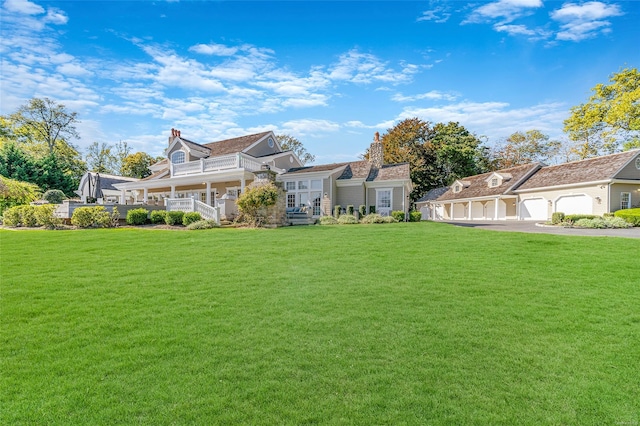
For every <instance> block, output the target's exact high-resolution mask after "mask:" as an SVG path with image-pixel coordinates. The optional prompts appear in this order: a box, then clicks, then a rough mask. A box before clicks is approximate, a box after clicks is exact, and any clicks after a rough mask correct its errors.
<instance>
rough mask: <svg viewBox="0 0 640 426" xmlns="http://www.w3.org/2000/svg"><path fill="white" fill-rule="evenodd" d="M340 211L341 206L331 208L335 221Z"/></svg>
mask: <svg viewBox="0 0 640 426" xmlns="http://www.w3.org/2000/svg"><path fill="white" fill-rule="evenodd" d="M341 210H342V206H341V205H339V204H337V205H335V206H334V207H333V217H335V218H336V219H337V218H339V217H340V211H341Z"/></svg>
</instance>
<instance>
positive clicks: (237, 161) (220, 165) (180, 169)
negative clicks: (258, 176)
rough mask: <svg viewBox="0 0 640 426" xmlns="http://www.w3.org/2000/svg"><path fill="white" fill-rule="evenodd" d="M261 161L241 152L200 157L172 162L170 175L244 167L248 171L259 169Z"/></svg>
mask: <svg viewBox="0 0 640 426" xmlns="http://www.w3.org/2000/svg"><path fill="white" fill-rule="evenodd" d="M261 166H262V164H261V163H259V162H257V161H255V160H253V159H252V158H250V157H247V156H245V155H243V154H235V155H223V156H220V157H213V158H201V159H200V160H198V161H189V162H187V163H181V164H172V165H171V169H172V176H183V175H191V174H198V173H205V172H217V171H222V170H233V169H245V170H247V171H250V172H254V171H257V170H260V167H261Z"/></svg>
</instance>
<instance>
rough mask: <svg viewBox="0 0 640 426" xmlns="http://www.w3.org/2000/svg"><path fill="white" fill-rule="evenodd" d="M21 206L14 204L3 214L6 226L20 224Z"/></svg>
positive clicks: (3, 221) (3, 222)
mask: <svg viewBox="0 0 640 426" xmlns="http://www.w3.org/2000/svg"><path fill="white" fill-rule="evenodd" d="M20 207H21V206H14V207H10V208H8V209H6V210H5V211H4V214H3V215H2V224H3V225H5V226H12V227H15V226H20Z"/></svg>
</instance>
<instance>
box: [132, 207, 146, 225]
mask: <svg viewBox="0 0 640 426" xmlns="http://www.w3.org/2000/svg"><path fill="white" fill-rule="evenodd" d="M148 217H149V210H147V209H133V210H129V211H128V212H127V225H144V224H145V223H147V218H148Z"/></svg>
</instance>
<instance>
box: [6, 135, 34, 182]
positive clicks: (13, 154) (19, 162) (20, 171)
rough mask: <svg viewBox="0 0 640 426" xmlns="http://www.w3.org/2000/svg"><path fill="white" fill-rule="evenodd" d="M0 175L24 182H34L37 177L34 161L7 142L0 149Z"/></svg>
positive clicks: (10, 142) (14, 145)
mask: <svg viewBox="0 0 640 426" xmlns="http://www.w3.org/2000/svg"><path fill="white" fill-rule="evenodd" d="M0 175H2V176H5V177H7V178H10V179H15V180H18V181H24V182H34V181H35V179H36V176H37V175H38V169H37V165H36V161H35V159H34V158H33V157H32V156H31V155H29V154H27V153H26V152H24V151H23V150H22V149H20V147H18V145H17V144H16V143H15V142H13V141H9V142H6V143H4V144H3V145H2V147H0Z"/></svg>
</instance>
